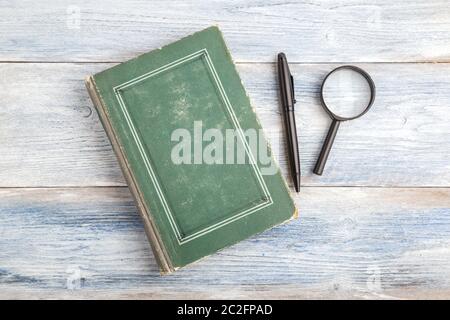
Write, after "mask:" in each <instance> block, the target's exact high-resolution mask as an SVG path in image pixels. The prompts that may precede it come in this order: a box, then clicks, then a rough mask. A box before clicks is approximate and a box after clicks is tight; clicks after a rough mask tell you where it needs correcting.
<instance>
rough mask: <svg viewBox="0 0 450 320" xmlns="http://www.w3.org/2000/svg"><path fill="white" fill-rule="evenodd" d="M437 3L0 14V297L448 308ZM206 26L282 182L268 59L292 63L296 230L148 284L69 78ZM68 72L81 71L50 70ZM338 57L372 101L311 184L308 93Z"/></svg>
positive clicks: (121, 199)
mask: <svg viewBox="0 0 450 320" xmlns="http://www.w3.org/2000/svg"><path fill="white" fill-rule="evenodd" d="M449 6H450V5H449V2H448V1H444V0H433V1H414V0H407V1H402V2H401V3H396V2H392V1H386V0H382V1H377V2H376V4H368V3H367V2H365V1H360V0H355V1H343V0H342V1H341V0H340V1H328V0H326V1H325V0H324V1H312V2H311V1H296V2H287V1H281V2H274V1H262V0H254V1H253V0H252V1H234V0H233V1H216V2H214V3H211V2H208V1H170V2H167V1H151V2H149V1H142V0H138V1H133V2H132V3H131V4H130V3H129V2H123V3H121V2H117V1H112V0H107V1H104V2H101V3H98V2H92V1H84V0H75V1H51V2H48V3H46V5H45V6H44V5H42V4H38V3H36V2H33V1H20V2H19V1H3V2H1V3H0V21H1V25H2V27H1V28H0V48H1V50H0V62H3V63H0V74H1V77H0V88H1V94H2V96H1V99H0V298H99V297H100V298H193V297H196V298H289V297H290V298H448V297H450V282H449V279H450V251H449V249H448V248H449V247H450V246H449V244H450V220H449V216H450V202H449V199H450V194H449V193H450V189H449V183H450V162H449V161H448V155H449V154H450V144H449V143H450V140H449V139H448V137H449V134H450V126H449V120H450V118H449V112H448V107H449V105H450V91H449V88H450V78H449V74H450V72H449V71H450V64H448V62H450V41H449V40H450V39H449V37H450V23H449V22H450V14H449V12H450V10H449V9H450V7H449ZM211 24H218V25H219V27H220V28H221V29H222V30H223V32H224V36H225V39H226V41H227V43H228V45H229V46H230V49H231V52H232V55H233V57H234V59H235V61H237V62H239V64H238V69H239V72H240V73H241V76H242V78H243V81H244V84H245V86H246V88H247V89H248V92H249V95H250V98H251V99H252V101H253V104H254V106H255V109H256V112H257V114H258V116H259V118H260V119H261V122H262V125H263V128H265V131H266V133H267V134H268V138H269V139H270V141H271V143H272V146H273V151H274V154H275V156H276V158H277V159H278V160H279V162H280V164H281V168H282V171H283V173H284V175H285V176H286V177H288V174H287V168H286V158H285V150H284V134H283V131H282V128H281V118H280V113H279V107H278V99H277V85H276V73H275V67H274V64H273V62H274V60H275V56H276V54H277V53H278V52H279V51H281V50H283V51H285V52H286V54H287V56H288V58H289V60H290V61H291V62H297V63H299V64H296V65H295V64H292V66H291V69H292V72H293V74H294V77H295V80H296V94H297V100H298V101H299V103H298V105H297V108H298V110H297V112H296V115H297V123H298V126H299V139H300V146H301V158H302V166H303V175H304V177H303V185H304V186H309V187H304V188H303V190H302V193H301V194H299V195H296V196H295V197H296V202H297V204H298V206H299V208H300V219H299V220H297V221H295V222H293V223H290V224H288V225H284V226H280V227H277V228H275V229H273V230H270V231H267V232H265V233H263V234H261V235H258V236H256V237H253V238H251V239H249V240H247V241H244V242H242V243H240V244H238V245H236V246H233V247H231V248H228V249H225V250H223V251H221V252H219V253H217V254H215V255H213V256H211V257H209V258H207V259H205V260H203V261H201V262H198V263H196V264H194V265H192V266H191V267H189V268H186V269H183V270H180V271H179V272H176V273H175V274H174V275H171V276H168V277H160V276H159V275H158V272H157V266H156V263H155V260H154V258H153V255H152V254H151V252H150V247H149V244H148V242H147V240H146V237H145V234H144V231H143V228H142V223H141V222H140V220H139V217H138V214H137V213H136V210H135V207H134V204H133V201H132V199H131V197H130V194H129V192H128V189H127V188H126V187H125V183H124V180H123V177H122V174H121V173H120V170H119V167H118V165H117V161H116V159H115V156H114V154H113V153H112V151H111V147H110V143H109V141H108V139H107V138H106V135H105V134H104V131H103V128H102V127H101V124H100V123H99V121H98V117H97V115H96V113H95V111H93V109H92V103H91V102H90V100H89V98H88V95H87V93H86V90H85V88H84V84H83V78H84V76H86V75H88V74H92V73H95V72H98V71H100V70H103V69H105V68H107V67H109V66H111V65H113V64H111V63H102V62H120V61H124V60H126V59H129V58H132V57H135V56H136V55H138V54H140V53H143V52H146V51H149V50H152V49H155V48H156V47H159V46H162V45H165V44H167V43H169V42H171V41H174V40H177V39H178V38H180V37H182V36H184V35H187V34H189V33H191V32H194V31H197V30H199V29H202V28H204V27H207V26H209V25H211ZM14 61H16V62H27V63H11V62H14ZM76 61H84V62H92V63H81V64H78V63H63V62H76ZM344 61H353V62H355V61H356V62H372V63H370V64H359V65H360V66H362V67H363V68H365V69H367V70H368V71H369V72H370V73H371V75H372V76H373V77H374V80H375V82H376V84H377V88H378V95H377V100H376V104H375V106H374V108H373V110H372V111H371V112H370V113H369V114H367V116H365V117H364V118H363V119H361V120H358V121H355V122H353V123H349V124H346V125H344V126H343V127H342V128H341V130H340V132H339V136H338V139H337V141H336V144H335V146H334V148H333V151H332V154H331V158H330V161H329V163H328V167H327V169H326V173H325V175H324V176H323V177H320V178H319V177H317V176H313V175H312V174H311V169H312V167H313V165H314V162H315V160H316V157H317V154H318V152H319V149H320V145H321V142H322V139H323V138H324V136H325V134H326V130H327V128H328V123H329V120H328V118H327V116H326V114H325V113H324V112H323V111H322V110H321V108H320V106H319V104H318V88H319V85H320V82H321V80H322V77H323V76H324V75H325V74H326V73H327V72H328V71H330V70H331V69H332V68H333V67H334V66H335V65H334V64H332V63H333V62H344ZM424 61H425V62H445V63H440V64H430V63H425V64H422V63H414V62H424ZM28 62H39V63H28ZM55 62H57V63H55ZM373 62H376V63H373ZM380 62H387V63H380ZM392 62H400V63H392ZM403 62H408V63H403ZM344 186H349V187H344ZM35 187H37V188H35ZM68 187H69V188H68Z"/></svg>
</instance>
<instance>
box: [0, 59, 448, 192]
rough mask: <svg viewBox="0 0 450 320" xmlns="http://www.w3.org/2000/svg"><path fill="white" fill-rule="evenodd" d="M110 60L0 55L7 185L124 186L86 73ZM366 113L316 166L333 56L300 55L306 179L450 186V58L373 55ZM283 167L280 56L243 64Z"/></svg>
mask: <svg viewBox="0 0 450 320" xmlns="http://www.w3.org/2000/svg"><path fill="white" fill-rule="evenodd" d="M111 65H112V64H46V63H44V64H41V63H38V64H33V63H31V64H14V63H12V64H11V63H7V64H0V73H1V74H2V77H1V78H0V87H1V88H2V99H1V102H0V105H1V108H0V123H1V125H0V139H1V143H0V155H1V157H0V186H1V187H38V186H47V187H48V186H124V185H125V183H124V180H123V177H122V175H121V172H120V170H119V167H118V165H117V162H116V159H115V156H114V154H113V153H112V151H111V147H110V144H109V141H108V139H107V137H106V135H105V134H104V132H103V129H102V126H101V124H100V122H99V120H98V117H97V114H96V112H95V111H93V107H92V103H91V101H90V100H89V97H88V95H87V92H86V90H85V88H84V84H83V78H84V76H85V75H87V74H91V73H94V72H98V71H100V70H102V69H104V68H107V67H108V66H111ZM360 66H362V67H363V68H366V69H367V70H368V71H369V72H370V73H371V74H372V76H373V78H374V80H375V82H376V84H377V89H378V91H377V99H376V102H375V105H374V107H373V109H372V111H370V113H368V114H367V115H366V116H364V117H363V118H361V119H358V120H355V121H352V122H351V123H350V122H349V123H345V124H343V125H342V127H341V129H340V132H339V134H338V137H337V140H336V142H335V145H334V147H333V150H332V153H331V155H330V159H329V161H328V165H327V168H326V169H325V170H326V171H325V174H324V175H323V176H322V177H318V176H315V175H313V174H312V173H311V171H312V168H313V166H314V163H315V161H316V159H317V156H318V153H319V151H320V147H321V144H322V141H323V139H324V137H325V135H326V132H327V130H328V125H329V121H330V120H329V119H328V117H327V115H326V114H325V112H324V111H323V110H322V108H321V106H320V105H319V99H318V94H319V87H320V82H321V80H322V78H323V77H324V75H325V74H326V73H327V72H328V71H330V70H331V69H332V68H333V67H334V65H328V64H314V65H292V68H291V69H292V72H293V73H294V76H295V80H296V82H295V85H296V95H297V100H298V101H299V102H298V104H297V108H298V109H297V124H298V128H299V130H298V133H299V141H300V150H301V160H302V166H303V172H302V173H303V176H304V177H303V185H305V186H347V185H350V186H352V185H359V186H441V187H448V186H450V162H449V161H448V156H449V154H450V140H449V139H448V137H449V135H450V126H449V122H450V113H449V112H448V108H449V105H450V91H449V89H448V88H450V64H375V65H373V64H368V65H364V64H363V65H360ZM238 68H239V71H240V73H241V76H242V78H243V81H244V84H245V86H246V88H247V89H248V92H249V95H250V98H251V99H252V100H253V104H254V105H255V107H256V112H257V114H258V116H259V117H260V119H261V122H262V126H263V128H264V129H265V131H266V133H267V135H268V138H269V139H270V141H271V143H272V146H273V151H274V154H275V157H276V158H277V159H278V161H279V163H280V165H281V167H282V170H283V172H284V173H285V176H288V175H287V173H286V172H287V170H286V151H285V149H284V132H282V126H281V124H282V121H281V116H280V113H279V105H278V98H277V90H278V89H277V88H278V86H277V83H276V72H275V66H274V65H273V64H240V65H239V66H238Z"/></svg>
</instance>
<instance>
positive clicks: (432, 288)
mask: <svg viewBox="0 0 450 320" xmlns="http://www.w3.org/2000/svg"><path fill="white" fill-rule="evenodd" d="M296 201H297V204H298V205H299V206H300V213H301V214H300V219H298V220H296V221H294V222H292V223H289V224H286V225H283V226H278V227H276V228H274V229H272V230H270V231H267V232H264V233H262V234H260V235H258V236H255V237H252V238H251V239H249V240H246V241H243V242H241V243H239V244H237V245H235V246H232V247H230V248H227V249H224V250H222V251H221V252H219V253H217V254H215V255H213V256H211V257H208V258H207V259H204V260H203V261H200V262H197V263H195V264H193V265H191V266H189V267H187V268H185V269H182V270H180V271H178V272H176V273H175V274H173V275H170V276H165V277H161V276H159V274H158V271H157V266H156V263H155V260H154V258H153V256H152V254H151V251H150V248H149V245H148V243H147V240H146V238H145V235H144V231H143V226H142V224H141V222H140V218H139V217H138V214H137V213H136V210H135V207H134V205H133V201H132V199H131V197H130V194H129V192H128V189H127V188H124V187H119V188H73V189H70V188H68V189H58V188H52V189H26V188H25V189H1V190H0V298H2V297H3V298H5V297H8V298H14V297H16V298H26V297H41V298H51V297H55V296H58V297H65V298H71V297H72V298H95V297H104V298H106V297H128V298H158V297H159V298H169V297H172V298H173V297H178V298H180V297H185V298H188V297H193V295H195V297H199V298H206V297H209V298H227V297H228V298H231V297H232V298H237V297H239V298H255V297H259V298H260V297H264V298H284V297H291V298H313V297H315V298H317V297H321V298H350V297H351V298H368V297H370V298H412V297H427V298H434V297H435V298H442V297H447V298H448V294H449V292H450V249H449V248H450V240H449V239H450V189H448V188H436V189H435V188H406V189H402V188H397V189H390V188H358V187H354V188H345V187H339V188H331V187H330V188H304V189H303V191H302V193H301V194H300V196H297V197H296Z"/></svg>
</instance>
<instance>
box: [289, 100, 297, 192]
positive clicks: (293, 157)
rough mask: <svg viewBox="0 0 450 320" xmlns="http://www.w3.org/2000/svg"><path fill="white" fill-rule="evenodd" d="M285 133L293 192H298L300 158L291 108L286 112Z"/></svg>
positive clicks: (293, 114)
mask: <svg viewBox="0 0 450 320" xmlns="http://www.w3.org/2000/svg"><path fill="white" fill-rule="evenodd" d="M286 131H287V132H286V133H287V144H288V146H287V147H288V155H289V164H290V169H291V175H292V179H293V182H294V187H295V190H296V191H297V192H298V191H299V190H300V156H299V150H298V140H297V126H296V124H295V113H294V109H293V107H290V108H287V110H286Z"/></svg>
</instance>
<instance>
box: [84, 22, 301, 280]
mask: <svg viewBox="0 0 450 320" xmlns="http://www.w3.org/2000/svg"><path fill="white" fill-rule="evenodd" d="M86 86H87V88H88V91H89V94H90V96H91V99H92V101H93V103H94V105H95V106H96V109H97V111H98V114H99V118H100V120H101V122H102V124H103V126H104V128H105V131H106V133H107V135H108V137H109V139H110V141H111V144H112V146H113V149H114V152H115V153H116V155H117V158H118V160H119V163H120V166H121V168H122V171H123V173H124V176H125V178H126V180H127V183H128V186H129V188H130V191H131V193H132V194H133V197H134V199H135V201H136V206H137V209H138V211H139V213H140V214H141V216H142V219H143V221H144V225H145V229H146V233H147V236H148V239H149V241H150V243H151V246H152V249H153V252H154V254H155V257H156V259H157V261H158V263H159V266H160V269H161V272H162V273H163V274H165V273H170V272H172V271H174V270H176V269H178V268H180V267H183V266H185V265H187V264H189V263H191V262H194V261H196V260H198V259H201V258H203V257H205V256H207V255H210V254H212V253H214V252H216V251H217V250H219V249H222V248H224V247H227V246H230V245H232V244H235V243H237V242H239V241H241V240H243V239H245V238H248V237H249V236H252V235H254V234H257V233H259V232H262V231H264V230H266V229H268V228H271V227H273V226H275V225H278V224H280V223H283V222H286V221H288V220H290V219H292V218H294V217H296V215H297V210H296V208H295V205H294V202H293V200H292V198H291V196H290V193H289V190H288V188H287V186H286V183H285V181H284V180H283V177H282V176H281V174H280V171H279V169H278V166H277V165H276V163H275V162H274V160H273V157H272V155H271V150H270V147H269V146H268V144H267V140H266V139H265V137H264V135H263V133H262V129H261V126H260V123H259V121H258V119H257V117H256V114H255V112H254V110H253V108H252V107H251V105H250V101H249V98H248V96H247V94H246V92H245V90H244V87H243V85H242V82H241V79H240V77H239V75H238V72H237V70H236V68H235V66H234V64H233V61H232V59H231V56H230V53H229V51H228V49H227V47H226V45H225V42H224V40H223V37H222V34H221V32H220V30H219V29H218V28H217V27H210V28H207V29H205V30H203V31H200V32H197V33H195V34H193V35H190V36H188V37H185V38H183V39H181V40H179V41H177V42H174V43H172V44H170V45H167V46H165V47H163V48H160V49H157V50H154V51H152V52H149V53H146V54H143V55H141V56H139V57H137V58H135V59H132V60H130V61H127V62H125V63H122V64H120V65H117V66H114V67H112V68H110V69H107V70H105V71H103V72H100V73H98V74H95V75H93V76H89V77H88V78H87V79H86ZM261 250H262V248H261Z"/></svg>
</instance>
